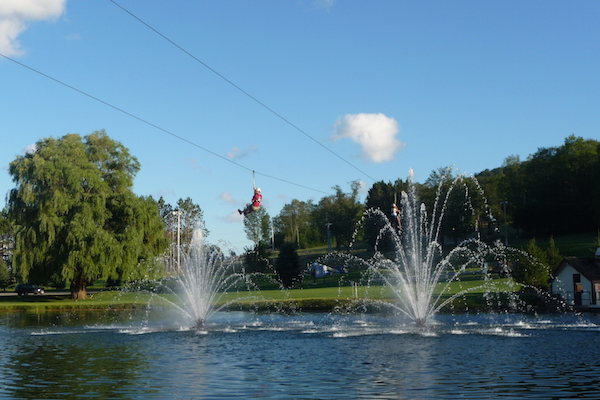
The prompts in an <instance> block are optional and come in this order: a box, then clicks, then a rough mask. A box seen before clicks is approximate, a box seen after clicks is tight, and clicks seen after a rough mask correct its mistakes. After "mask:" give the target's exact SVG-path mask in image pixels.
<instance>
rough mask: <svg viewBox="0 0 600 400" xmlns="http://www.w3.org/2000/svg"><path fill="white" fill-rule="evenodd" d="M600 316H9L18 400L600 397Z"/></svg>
mask: <svg viewBox="0 0 600 400" xmlns="http://www.w3.org/2000/svg"><path fill="white" fill-rule="evenodd" d="M599 339H600V319H599V318H598V316H595V315H587V316H583V317H573V316H561V317H546V316H542V317H526V316H520V315H517V316H490V315H482V316H461V317H449V316H440V317H438V318H437V325H436V326H435V327H433V328H431V329H430V330H426V331H424V330H419V329H416V328H415V327H413V326H412V325H410V324H406V323H403V322H402V321H400V320H397V319H395V318H393V317H377V316H358V315H355V316H331V315H326V314H302V315H296V316H273V315H263V316H255V315H252V314H245V313H223V314H219V315H218V316H217V317H216V318H214V319H213V320H211V323H210V324H209V326H208V327H207V329H206V330H205V331H203V332H196V331H191V330H188V329H183V328H180V327H179V326H177V324H175V323H173V322H171V321H168V319H158V320H157V321H154V322H152V323H146V322H140V321H138V320H137V319H136V318H132V317H131V316H123V315H121V316H119V317H118V318H117V317H116V316H114V315H113V316H108V315H106V314H101V315H99V314H90V313H87V314H70V313H60V314H50V313H47V314H40V315H38V314H11V313H8V314H0V345H1V346H0V398H3V399H4V398H6V399H9V398H10V399H13V398H15V399H16V398H18V399H34V398H35V399H71V398H98V399H214V398H242V399H249V398H281V399H433V398H435V399H488V398H489V399H496V398H502V399H568V398H587V399H598V398H600V373H599V372H600V357H599V356H600V354H599V351H598V341H599Z"/></svg>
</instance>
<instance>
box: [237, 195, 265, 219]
mask: <svg viewBox="0 0 600 400" xmlns="http://www.w3.org/2000/svg"><path fill="white" fill-rule="evenodd" d="M261 201H262V194H260V188H254V196H252V201H251V203H250V204H248V205H247V206H246V208H245V209H244V210H238V212H239V213H240V214H244V217H245V216H246V215H248V214H250V213H253V212H254V211H258V209H259V208H260V202H261Z"/></svg>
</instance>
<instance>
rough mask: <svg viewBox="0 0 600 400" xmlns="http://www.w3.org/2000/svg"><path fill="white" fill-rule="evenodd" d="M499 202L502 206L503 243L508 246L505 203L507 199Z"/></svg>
mask: <svg viewBox="0 0 600 400" xmlns="http://www.w3.org/2000/svg"><path fill="white" fill-rule="evenodd" d="M500 204H501V205H502V206H504V245H505V246H508V226H507V225H506V205H507V204H508V201H502V202H500Z"/></svg>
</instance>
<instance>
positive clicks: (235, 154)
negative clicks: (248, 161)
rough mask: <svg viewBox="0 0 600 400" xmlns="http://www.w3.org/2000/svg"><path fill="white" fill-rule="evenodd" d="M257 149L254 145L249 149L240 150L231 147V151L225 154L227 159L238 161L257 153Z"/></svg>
mask: <svg viewBox="0 0 600 400" xmlns="http://www.w3.org/2000/svg"><path fill="white" fill-rule="evenodd" d="M257 149H258V147H257V146H256V145H252V147H250V148H249V149H240V148H239V147H232V148H231V150H229V151H228V152H227V158H229V159H230V160H238V159H240V158H243V157H246V156H247V155H248V154H250V153H253V152H255V151H257Z"/></svg>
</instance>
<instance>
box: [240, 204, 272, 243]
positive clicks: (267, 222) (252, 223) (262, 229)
mask: <svg viewBox="0 0 600 400" xmlns="http://www.w3.org/2000/svg"><path fill="white" fill-rule="evenodd" d="M244 232H246V237H247V238H248V240H250V241H252V242H254V244H255V245H258V244H259V243H261V242H267V243H268V242H269V238H270V237H271V217H269V213H267V211H266V210H265V209H264V207H260V208H259V209H258V210H256V211H254V212H252V213H250V214H248V215H246V216H245V217H244Z"/></svg>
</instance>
